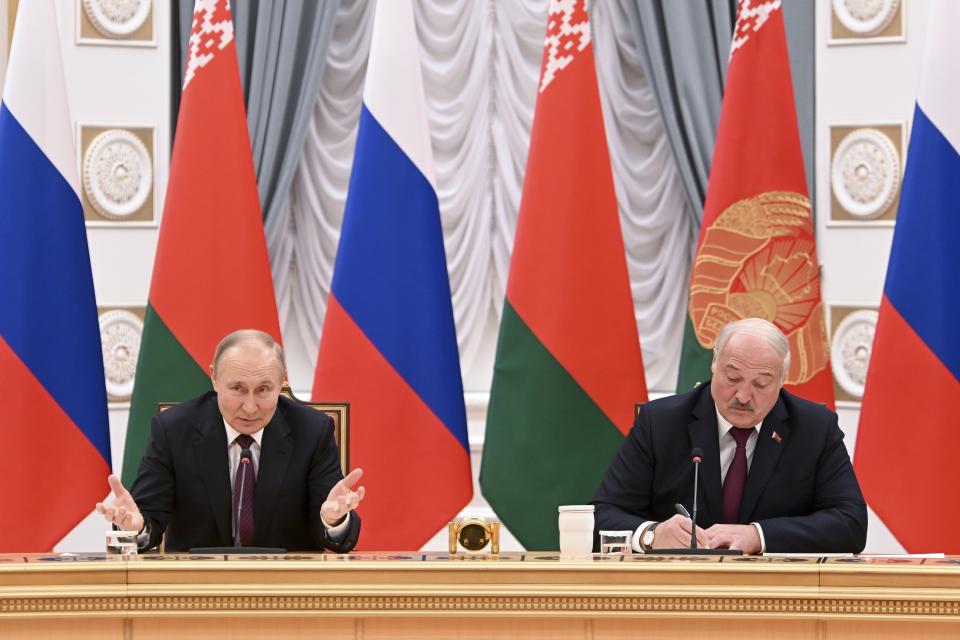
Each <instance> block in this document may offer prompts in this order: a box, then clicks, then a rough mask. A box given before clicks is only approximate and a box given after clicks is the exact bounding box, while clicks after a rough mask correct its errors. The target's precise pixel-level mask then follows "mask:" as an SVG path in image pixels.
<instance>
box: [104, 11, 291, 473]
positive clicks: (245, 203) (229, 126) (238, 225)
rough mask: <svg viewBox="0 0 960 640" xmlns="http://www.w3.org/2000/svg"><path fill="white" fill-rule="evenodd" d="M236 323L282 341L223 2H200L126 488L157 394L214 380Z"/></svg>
mask: <svg viewBox="0 0 960 640" xmlns="http://www.w3.org/2000/svg"><path fill="white" fill-rule="evenodd" d="M236 329H260V330H262V331H266V332H267V333H269V334H270V335H272V336H273V337H274V339H276V340H279V339H280V325H279V322H278V321H277V306H276V300H275V298H274V295H273V281H272V280H271V278H270V261H269V258H268V257H267V245H266V241H265V240H264V236H263V222H262V220H261V217H260V200H259V197H258V195H257V183H256V176H255V174H254V169H253V158H252V155H251V152H250V137H249V134H248V133H247V119H246V113H245V112H244V108H243V93H242V91H241V88H240V72H239V70H238V67H237V50H236V47H235V45H234V40H233V21H232V19H231V16H230V7H229V5H228V3H227V0H197V2H196V5H195V6H194V12H193V28H192V31H191V33H190V45H189V52H188V57H187V68H186V76H185V77H184V80H183V97H182V100H181V102H180V115H179V117H178V120H177V134H176V139H175V141H174V145H173V157H172V158H171V161H170V181H169V183H168V186H167V197H166V202H165V204H164V208H163V220H162V223H161V226H160V239H159V244H158V246H157V256H156V262H155V263H154V267H153V281H152V282H151V285H150V300H149V303H148V304H147V313H146V318H145V321H144V328H143V338H142V340H141V343H140V357H139V359H138V361H137V374H136V382H135V387H134V390H133V401H132V402H131V405H130V419H129V422H128V423H127V441H126V446H125V448H124V456H123V481H124V483H126V484H127V485H128V486H129V484H131V483H132V482H133V480H134V478H135V477H136V473H137V466H138V465H139V463H140V457H141V456H142V455H143V450H144V448H145V446H146V442H147V437H148V435H149V429H150V418H151V416H152V415H153V414H154V413H156V411H157V403H158V402H167V401H170V402H176V401H182V400H186V399H188V398H191V397H193V396H195V395H198V394H200V393H202V392H204V391H206V390H208V389H210V378H209V369H208V367H209V365H210V362H211V361H212V360H213V350H214V348H215V347H216V345H217V343H218V342H219V341H220V339H221V338H223V337H224V336H225V335H226V334H228V333H230V332H231V331H234V330H236Z"/></svg>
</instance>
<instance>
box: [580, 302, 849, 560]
mask: <svg viewBox="0 0 960 640" xmlns="http://www.w3.org/2000/svg"><path fill="white" fill-rule="evenodd" d="M789 366H790V351H789V344H788V342H787V339H786V337H785V336H784V335H783V333H782V332H781V331H780V330H779V329H778V328H777V327H776V326H775V325H773V324H771V323H769V322H767V321H765V320H760V319H757V318H749V319H746V320H741V321H737V322H733V323H730V324H728V325H727V326H726V327H724V328H723V329H722V330H721V332H720V335H719V336H718V338H717V344H716V347H715V349H714V358H713V364H712V365H711V371H712V372H713V379H712V380H711V381H710V382H708V383H705V384H703V385H701V386H700V387H698V388H697V389H695V390H693V391H691V392H689V393H685V394H680V395H676V396H670V397H667V398H662V399H659V400H654V401H652V402H649V403H647V404H645V405H644V406H643V407H642V408H641V410H640V414H639V416H638V417H637V419H636V422H635V423H634V426H633V428H632V429H631V430H630V433H629V434H628V436H627V438H626V439H625V440H624V442H623V444H622V445H621V446H620V449H619V450H618V451H617V454H616V455H615V456H614V459H613V461H612V462H611V463H610V467H609V468H608V469H607V472H606V474H605V475H604V478H603V481H602V483H601V485H600V488H599V489H598V490H597V492H596V494H595V495H594V497H593V503H594V505H595V506H596V511H597V512H596V528H597V531H599V530H606V529H613V530H630V531H634V548H635V550H637V551H646V550H649V549H650V548H681V547H689V546H690V534H691V523H690V519H689V518H687V517H685V516H682V515H677V514H676V510H675V507H674V505H675V504H676V503H681V504H683V505H685V506H686V507H687V508H688V509H689V508H690V507H691V506H692V504H691V501H692V499H693V465H692V464H691V451H692V450H693V449H694V448H699V449H701V450H702V452H703V454H702V464H701V468H700V482H699V485H698V487H699V488H698V499H697V504H698V517H697V522H698V525H701V526H698V527H697V533H696V536H697V540H698V543H699V546H703V547H710V548H732V549H741V550H742V551H743V552H744V553H760V552H762V551H768V552H811V553H813V552H853V553H857V552H860V551H862V550H863V547H864V545H865V544H866V531H867V511H866V504H865V503H864V500H863V495H862V494H861V492H860V486H859V484H858V483H857V479H856V477H855V476H854V473H853V467H852V466H851V464H850V457H849V455H848V454H847V450H846V448H845V446H844V444H843V432H842V431H841V430H840V427H839V425H838V423H837V415H836V414H835V413H833V412H832V411H830V410H828V409H826V408H825V407H823V406H822V405H819V404H815V403H812V402H808V401H806V400H803V399H801V398H799V397H797V396H795V395H793V394H791V393H789V392H787V391H784V390H783V381H784V378H785V375H786V371H788V370H789Z"/></svg>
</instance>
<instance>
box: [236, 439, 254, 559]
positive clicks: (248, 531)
mask: <svg viewBox="0 0 960 640" xmlns="http://www.w3.org/2000/svg"><path fill="white" fill-rule="evenodd" d="M234 442H236V443H237V444H239V445H240V449H241V450H243V449H249V448H250V445H252V444H253V437H252V436H248V435H246V434H241V435H239V436H237V438H236V440H234ZM241 454H242V451H241ZM244 468H246V472H244ZM256 488H257V479H256V474H255V473H254V471H253V460H252V458H251V459H244V458H243V457H241V458H240V464H239V465H237V475H236V477H235V478H234V480H233V517H234V518H236V517H237V508H238V507H242V509H241V511H240V518H239V521H238V522H237V523H236V526H237V530H238V531H239V532H240V544H241V546H244V547H249V546H250V545H252V544H253V496H254V493H255V491H256ZM241 496H242V497H241ZM241 502H242V504H241Z"/></svg>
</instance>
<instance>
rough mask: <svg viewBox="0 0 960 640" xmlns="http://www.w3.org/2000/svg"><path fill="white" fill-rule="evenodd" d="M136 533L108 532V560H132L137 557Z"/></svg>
mask: <svg viewBox="0 0 960 640" xmlns="http://www.w3.org/2000/svg"><path fill="white" fill-rule="evenodd" d="M137 535H138V532H136V531H107V559H108V560H110V559H115V560H131V559H133V558H136V557H137Z"/></svg>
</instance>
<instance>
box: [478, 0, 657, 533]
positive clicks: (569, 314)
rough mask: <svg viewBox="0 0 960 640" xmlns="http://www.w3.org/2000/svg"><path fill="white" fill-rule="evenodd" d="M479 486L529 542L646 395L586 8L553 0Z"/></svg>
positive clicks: (594, 471)
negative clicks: (636, 404)
mask: <svg viewBox="0 0 960 640" xmlns="http://www.w3.org/2000/svg"><path fill="white" fill-rule="evenodd" d="M542 60H543V61H542V66H541V82H540V88H541V90H540V92H539V94H538V97H537V104H536V109H535V112H534V119H533V128H532V132H531V139H530V152H529V156H528V158H527V170H526V175H525V178H524V185H523V193H522V196H521V203H520V214H519V217H518V220H517V230H516V237H515V240H514V247H513V255H512V257H511V263H510V275H509V279H508V282H507V295H506V300H505V302H504V310H503V317H502V319H501V324H500V336H499V340H498V344H497V353H496V361H495V365H494V375H493V384H492V387H491V393H490V405H489V408H488V412H487V428H486V436H485V441H484V454H483V460H482V468H481V472H480V483H481V488H482V490H483V494H484V496H485V497H486V498H487V500H488V501H489V502H490V504H491V506H492V507H493V508H494V510H495V511H496V513H497V515H498V516H499V517H500V519H501V520H502V521H503V522H504V524H505V525H506V526H507V527H508V528H509V529H510V531H511V533H513V534H514V535H515V536H516V537H517V538H518V539H519V540H520V542H521V543H522V544H523V545H524V546H525V547H526V548H527V549H538V550H551V549H556V548H557V546H558V535H557V525H556V522H557V520H556V518H557V506H558V505H561V504H582V503H585V502H587V501H589V500H590V497H591V496H592V495H593V492H594V491H595V490H596V488H597V486H598V485H599V483H600V480H601V477H602V475H603V471H604V469H606V467H607V465H608V464H609V462H610V460H611V458H612V457H613V454H614V452H615V451H616V449H617V447H618V446H619V445H620V443H621V442H622V441H623V437H624V435H625V434H626V433H627V432H628V431H629V429H630V426H631V424H632V423H633V412H634V409H633V407H634V405H635V403H637V402H644V401H646V399H647V389H646V383H645V380H644V375H643V358H642V355H641V352H640V340H639V336H638V334H637V325H636V319H635V316H634V308H633V299H632V296H631V292H630V281H629V276H628V273H627V263H626V255H625V251H624V245H623V236H622V234H621V229H620V219H619V214H618V209H617V202H616V196H615V193H614V184H613V174H612V171H611V169H610V155H609V151H608V149H607V144H606V134H605V131H604V124H603V115H602V111H601V105H600V93H599V89H598V86H597V78H596V69H595V67H594V57H593V47H592V44H591V40H590V27H589V18H588V13H587V6H586V3H585V2H584V1H583V0H553V1H552V2H551V3H550V12H549V16H548V18H547V29H546V39H545V43H544V52H543V59H542Z"/></svg>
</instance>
